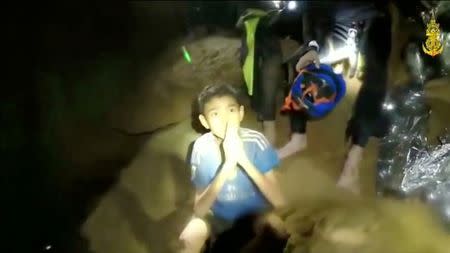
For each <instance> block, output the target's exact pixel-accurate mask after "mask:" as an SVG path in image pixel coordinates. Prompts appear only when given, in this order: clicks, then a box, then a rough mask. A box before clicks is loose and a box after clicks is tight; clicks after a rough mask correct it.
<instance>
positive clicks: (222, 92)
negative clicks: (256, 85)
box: [197, 84, 242, 114]
mask: <svg viewBox="0 0 450 253" xmlns="http://www.w3.org/2000/svg"><path fill="white" fill-rule="evenodd" d="M223 96H230V97H232V98H234V99H235V100H236V102H237V103H238V104H239V105H242V97H241V93H240V92H239V90H238V89H236V88H235V87H233V86H232V85H229V84H212V85H208V86H206V87H205V88H203V90H202V91H201V92H200V94H198V96H197V110H198V113H199V114H202V113H203V112H204V110H205V104H206V103H208V102H209V101H210V100H211V99H212V98H215V97H223Z"/></svg>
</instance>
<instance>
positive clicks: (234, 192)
mask: <svg viewBox="0 0 450 253" xmlns="http://www.w3.org/2000/svg"><path fill="white" fill-rule="evenodd" d="M197 103H198V110H199V111H198V112H199V115H198V117H199V120H200V123H201V124H202V125H203V126H204V127H205V128H206V129H208V130H209V132H208V133H206V134H203V135H202V136H200V137H199V138H198V139H197V140H196V141H195V143H194V145H193V149H192V154H191V158H190V166H191V175H192V178H191V179H192V182H193V183H194V185H195V188H196V196H195V203H194V216H193V218H192V219H191V220H190V221H189V223H188V224H187V226H186V227H185V228H184V230H183V232H182V233H181V235H180V237H179V238H180V240H181V242H182V244H183V251H182V252H200V251H201V249H202V247H203V245H204V243H205V242H206V240H207V239H208V237H209V236H216V235H219V234H221V233H222V232H224V231H226V230H228V229H230V228H231V227H232V226H233V223H234V222H235V221H236V220H238V219H241V218H243V217H246V216H249V215H251V216H256V217H259V218H258V219H256V220H257V221H258V222H257V223H256V224H264V225H266V224H267V225H270V227H273V228H278V229H279V228H280V227H282V226H281V224H282V221H281V219H279V218H278V217H277V216H275V215H274V214H270V215H268V214H267V213H268V212H267V211H269V210H270V209H271V208H273V207H275V208H278V207H280V206H282V205H284V198H283V196H282V194H281V191H280V188H279V185H278V182H277V179H276V177H275V175H274V168H275V167H276V166H277V165H278V163H279V159H278V156H277V153H276V151H275V150H274V149H273V148H272V146H271V145H270V143H269V142H268V141H267V139H266V138H265V137H264V136H263V135H262V134H261V133H259V132H257V131H254V130H250V129H246V128H241V127H240V123H241V121H242V119H243V117H244V107H243V105H242V103H241V99H240V95H239V93H238V91H237V90H236V89H235V88H233V87H232V86H230V85H211V86H208V87H206V88H205V89H204V90H203V91H202V92H201V93H200V94H199V96H198V98H197ZM255 227H257V226H255Z"/></svg>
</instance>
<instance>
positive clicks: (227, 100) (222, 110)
mask: <svg viewBox="0 0 450 253" xmlns="http://www.w3.org/2000/svg"><path fill="white" fill-rule="evenodd" d="M243 118H244V107H243V106H242V105H239V104H238V102H237V101H236V99H234V98H233V97H231V96H221V97H213V98H212V99H211V100H209V101H208V102H207V103H206V104H205V107H204V110H203V113H202V114H200V116H199V119H200V122H201V123H202V125H203V126H204V127H205V128H206V129H209V130H211V132H212V133H213V134H214V135H215V136H216V137H219V138H221V139H223V138H224V137H225V131H226V127H227V124H228V126H234V127H239V125H240V123H241V121H242V119H243Z"/></svg>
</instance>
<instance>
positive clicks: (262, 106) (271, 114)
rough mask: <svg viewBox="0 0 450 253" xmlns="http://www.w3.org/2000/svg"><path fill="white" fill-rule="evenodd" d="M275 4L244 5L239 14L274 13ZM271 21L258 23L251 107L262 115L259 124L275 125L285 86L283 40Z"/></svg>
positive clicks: (243, 47) (244, 53)
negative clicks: (279, 90) (252, 10)
mask: <svg viewBox="0 0 450 253" xmlns="http://www.w3.org/2000/svg"><path fill="white" fill-rule="evenodd" d="M271 4H272V3H271V2H262V3H258V2H249V3H240V5H239V8H238V13H240V14H241V15H242V14H243V13H244V12H245V11H246V10H247V9H248V8H257V9H261V10H265V11H267V10H270V9H273V6H271ZM273 22H274V20H273V19H272V18H271V17H263V18H261V19H260V21H259V23H258V27H257V29H256V33H255V52H254V53H255V59H254V62H255V65H254V79H253V95H252V96H251V106H252V108H253V110H255V111H256V113H257V115H258V120H262V121H272V120H275V116H276V114H277V109H278V108H277V106H276V93H277V88H279V87H280V84H281V82H282V68H281V67H282V54H281V46H280V40H279V37H278V36H277V35H276V33H275V32H274V30H273V28H272V25H273ZM240 28H241V31H242V33H241V38H242V43H241V65H243V64H244V60H245V58H246V56H247V53H248V51H247V44H246V32H245V28H244V27H240Z"/></svg>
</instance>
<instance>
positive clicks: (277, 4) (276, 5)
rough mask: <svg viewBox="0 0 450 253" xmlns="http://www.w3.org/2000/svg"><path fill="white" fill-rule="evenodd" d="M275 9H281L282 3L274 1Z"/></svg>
mask: <svg viewBox="0 0 450 253" xmlns="http://www.w3.org/2000/svg"><path fill="white" fill-rule="evenodd" d="M272 3H273V4H274V5H275V7H277V8H280V4H281V1H272Z"/></svg>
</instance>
